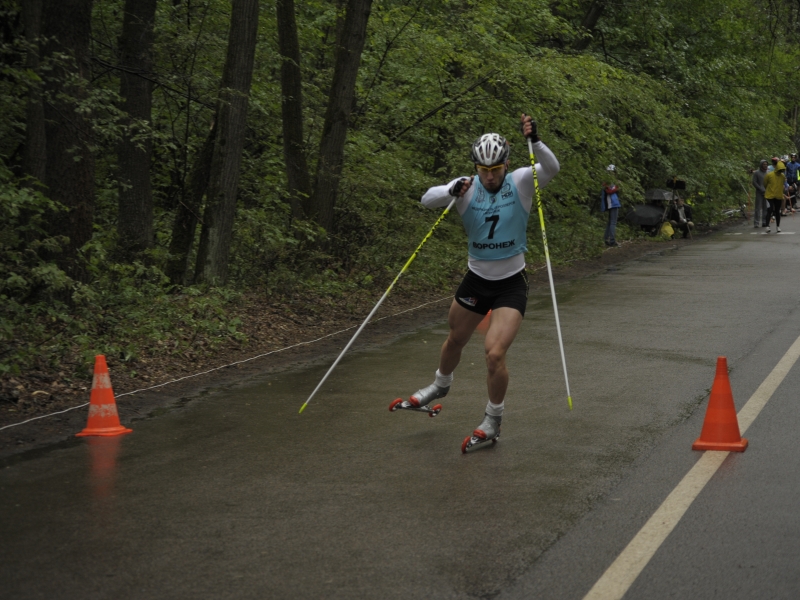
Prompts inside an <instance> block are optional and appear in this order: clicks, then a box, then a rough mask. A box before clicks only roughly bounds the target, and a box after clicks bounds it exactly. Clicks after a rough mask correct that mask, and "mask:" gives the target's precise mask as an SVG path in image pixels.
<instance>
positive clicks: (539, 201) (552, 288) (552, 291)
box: [528, 138, 572, 410]
mask: <svg viewBox="0 0 800 600" xmlns="http://www.w3.org/2000/svg"><path fill="white" fill-rule="evenodd" d="M528 152H530V155H531V170H532V171H533V189H535V190H536V207H537V208H538V209H539V225H541V227H542V243H543V244H544V259H545V261H546V262H547V276H548V277H549V278H550V295H551V296H552V297H553V312H555V314H556V330H558V346H559V348H561V364H562V365H563V367H564V381H566V383H567V404H569V409H570V410H572V395H571V394H570V393H569V377H567V358H566V356H564V342H563V341H562V340H561V323H560V322H559V320H558V304H557V303H556V288H555V285H554V284H553V267H551V266H550V251H549V250H548V249H547V232H546V231H545V228H544V211H543V210H542V198H541V195H540V194H539V178H538V177H536V156H535V155H534V153H533V142H532V141H531V138H528Z"/></svg>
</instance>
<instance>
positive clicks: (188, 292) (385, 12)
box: [0, 0, 800, 371]
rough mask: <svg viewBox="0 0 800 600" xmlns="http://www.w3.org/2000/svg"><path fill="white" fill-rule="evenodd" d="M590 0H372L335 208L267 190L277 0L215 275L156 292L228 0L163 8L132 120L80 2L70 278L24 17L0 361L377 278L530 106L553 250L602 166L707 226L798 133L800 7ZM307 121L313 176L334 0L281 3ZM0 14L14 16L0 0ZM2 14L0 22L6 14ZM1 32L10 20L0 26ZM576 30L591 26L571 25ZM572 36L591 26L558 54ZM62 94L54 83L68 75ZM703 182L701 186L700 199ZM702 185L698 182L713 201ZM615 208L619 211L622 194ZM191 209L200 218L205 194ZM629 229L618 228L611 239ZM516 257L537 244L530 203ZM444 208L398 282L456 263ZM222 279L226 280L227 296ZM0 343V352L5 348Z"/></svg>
mask: <svg viewBox="0 0 800 600" xmlns="http://www.w3.org/2000/svg"><path fill="white" fill-rule="evenodd" d="M592 4H593V3H592V2H589V1H588V0H568V1H567V0H564V1H556V2H545V1H544V0H521V1H519V2H514V3H508V2H499V1H497V0H486V1H481V2H477V1H473V0H468V1H461V0H458V1H456V0H438V1H436V2H407V1H406V0H375V2H374V3H373V7H372V15H371V18H370V23H369V29H368V39H367V43H366V46H365V50H364V53H363V56H362V62H361V68H360V72H359V77H358V82H357V88H356V100H355V106H354V110H353V113H352V116H351V122H350V128H349V131H348V135H347V145H346V148H345V164H344V169H343V173H342V178H341V182H340V186H339V190H338V198H337V206H336V225H335V227H334V229H333V230H332V231H322V230H321V229H320V228H319V227H318V226H316V225H315V224H314V223H310V222H305V221H300V220H297V219H293V218H292V216H291V213H290V209H289V206H288V203H287V201H286V196H287V194H286V186H287V183H286V172H285V165H284V159H283V140H282V129H281V88H280V61H279V60H278V52H277V24H276V22H275V6H274V2H267V3H263V4H262V8H261V12H260V23H259V40H258V46H257V50H256V71H255V73H254V78H253V85H252V91H251V97H250V104H249V111H248V132H247V140H246V145H245V152H244V156H243V161H242V169H241V176H240V182H239V208H238V213H237V216H236V224H235V228H234V231H235V235H234V241H233V248H232V256H231V264H230V273H231V281H230V284H229V287H228V288H227V289H215V290H201V289H198V288H195V287H187V288H184V289H174V288H172V287H171V286H170V285H169V284H168V282H167V281H166V280H165V278H164V276H163V274H162V272H161V270H160V269H161V268H162V267H163V266H164V264H165V263H166V261H167V259H168V258H169V257H168V250H167V248H168V246H169V241H170V234H171V227H172V221H173V219H174V216H175V214H176V211H177V208H178V206H180V204H181V203H182V202H184V201H185V199H186V198H187V194H188V190H187V186H188V182H189V174H190V172H191V169H192V165H193V164H194V161H195V159H196V157H197V155H198V151H199V149H200V147H201V146H202V144H203V141H204V140H205V138H206V135H207V133H208V131H209V127H210V125H211V121H212V119H213V115H214V110H215V106H216V101H217V100H216V95H217V91H218V89H219V84H220V78H221V72H222V66H223V63H224V58H225V50H226V46H227V36H228V27H229V16H230V2H229V0H201V1H200V2H162V3H158V7H157V14H156V25H155V45H154V48H153V68H152V72H151V73H148V74H147V76H148V77H149V78H151V79H152V80H153V81H154V82H155V85H154V93H153V119H152V122H151V123H142V122H136V123H127V122H125V119H124V118H123V117H124V116H125V115H123V114H122V113H121V111H120V109H119V106H120V98H119V96H118V90H119V78H118V71H117V70H116V67H117V60H118V56H117V44H118V41H117V40H118V37H119V35H120V32H121V25H122V10H123V6H124V2H123V0H95V2H94V5H93V6H94V8H93V10H94V20H93V24H92V27H93V44H92V61H91V64H90V65H86V67H87V68H91V76H90V77H89V78H88V79H85V80H81V79H77V78H76V79H74V80H73V81H72V82H71V84H72V89H73V90H79V91H80V92H81V93H75V96H76V97H75V98H73V99H72V101H71V104H70V105H71V106H73V107H74V109H75V110H76V111H79V112H80V113H81V114H83V115H85V116H86V117H87V118H88V119H89V120H90V122H91V124H92V128H93V129H92V131H93V135H94V137H93V139H92V148H93V150H94V151H95V154H96V182H95V189H96V190H97V198H96V205H95V217H94V218H95V221H94V225H95V236H94V239H93V240H92V241H91V242H90V243H89V244H88V245H87V246H86V247H85V248H84V249H83V251H82V260H83V261H84V263H85V269H86V272H87V274H88V281H89V282H88V283H83V284H82V283H78V282H76V281H73V280H72V279H70V278H69V277H67V275H66V274H65V273H64V272H63V271H62V270H61V269H60V268H59V267H58V262H57V260H58V258H59V256H60V252H61V248H63V247H65V245H66V242H67V240H66V239H65V238H63V237H62V236H59V235H57V234H56V233H55V232H57V227H53V226H52V224H53V223H57V222H58V219H59V218H64V214H63V211H62V210H61V208H60V207H59V206H57V205H55V204H53V203H52V202H51V201H50V200H49V199H48V198H47V197H46V195H43V194H42V193H41V192H39V191H36V190H34V189H33V188H31V187H30V185H31V184H30V183H29V182H27V181H25V180H24V179H23V178H21V169H20V162H21V147H22V144H23V143H24V133H25V118H26V116H25V115H26V104H27V93H28V91H29V90H31V89H39V86H41V85H42V83H43V82H46V81H47V78H48V77H54V76H59V75H58V74H59V73H61V72H64V71H67V72H74V70H65V69H59V68H58V67H59V66H63V64H64V61H69V60H70V58H69V57H67V56H61V57H54V58H51V59H50V60H49V62H47V63H46V64H45V65H43V68H42V69H41V70H40V72H38V73H33V72H31V71H29V70H27V69H25V68H24V67H23V65H24V57H25V52H26V51H27V50H28V48H27V46H26V43H25V42H24V38H23V36H22V35H21V32H20V31H16V30H15V31H14V32H12V33H9V34H7V37H6V38H4V39H3V40H2V44H0V75H1V76H0V110H1V111H2V113H3V115H4V118H3V119H2V121H0V134H1V135H0V156H3V157H4V158H3V163H2V165H0V211H2V212H0V217H2V221H0V301H2V302H3V309H4V310H3V311H2V313H0V339H1V340H2V341H3V343H4V345H5V346H6V348H5V349H4V350H2V351H0V353H2V354H0V370H5V371H13V370H19V369H24V368H27V367H29V366H30V365H31V364H33V363H34V362H35V361H37V360H39V361H41V360H44V361H53V362H58V361H59V360H62V358H63V357H64V356H67V355H68V354H70V353H72V354H73V355H74V356H78V357H80V360H79V361H78V362H79V363H80V362H82V361H86V360H89V359H90V358H91V356H92V355H93V353H95V352H105V353H108V354H113V355H115V356H119V357H122V358H123V359H125V358H127V359H128V360H129V361H132V360H135V359H136V357H140V356H144V355H145V354H153V353H156V354H157V353H158V352H189V351H193V352H198V351H203V352H207V351H211V350H212V349H213V347H214V346H215V345H218V344H220V343H223V342H238V341H241V336H240V334H238V333H237V327H238V326H237V324H236V321H235V319H233V318H231V317H230V316H229V315H228V308H227V307H228V306H229V305H235V302H236V299H237V297H238V293H240V292H241V291H242V290H249V289H258V290H260V291H261V292H263V293H265V294H267V295H268V297H272V296H280V295H289V294H292V293H295V292H301V293H304V294H312V295H313V294H317V295H321V296H346V295H352V294H367V295H374V296H376V297H377V296H378V295H379V294H380V293H381V292H382V290H383V289H385V287H386V286H387V285H388V284H389V282H391V280H392V279H393V278H394V277H395V275H396V274H397V272H398V271H399V270H400V268H401V267H402V266H403V264H404V263H405V261H406V260H407V259H408V257H409V256H410V255H411V253H412V252H413V251H414V249H415V248H416V247H417V245H418V244H419V242H420V241H421V239H422V238H423V236H424V235H425V233H426V232H427V231H428V230H429V229H430V227H431V225H432V224H433V222H434V221H435V219H436V217H437V216H438V214H439V213H438V212H437V211H429V210H426V209H424V208H422V207H421V206H420V204H419V198H420V196H421V195H422V193H424V191H425V190H426V189H427V188H428V187H429V186H431V185H436V184H441V183H443V182H445V181H448V180H450V179H451V178H454V177H456V176H459V175H469V174H471V173H472V172H473V166H472V165H471V164H470V162H469V156H468V148H469V144H470V143H471V142H472V141H473V140H474V138H475V137H477V136H478V135H480V134H481V133H484V132H486V131H497V132H500V133H502V134H504V135H505V136H507V137H508V138H509V140H510V142H511V144H512V154H511V162H512V168H516V167H520V166H525V165H527V164H528V162H529V157H528V150H527V146H526V144H525V143H524V140H522V139H521V136H520V135H519V134H518V133H517V128H518V123H519V115H520V113H521V112H526V113H530V114H532V115H533V116H534V117H535V118H536V120H537V121H538V123H539V131H540V135H541V137H542V138H543V140H544V141H545V142H546V143H547V144H548V146H549V147H550V148H551V149H553V151H554V152H555V154H556V156H557V157H558V159H559V161H560V163H561V172H560V173H559V174H558V175H557V176H556V178H555V179H554V180H553V181H552V182H551V183H550V184H549V185H548V186H547V187H546V189H544V190H543V192H542V200H543V203H544V210H545V218H546V222H547V230H548V242H549V250H550V253H551V256H552V258H553V261H554V262H555V263H560V262H567V261H570V260H573V259H576V258H582V257H591V256H595V255H597V254H598V253H599V252H601V251H602V249H603V246H602V231H603V229H604V226H605V223H604V217H603V215H601V214H600V213H599V212H598V211H597V203H598V202H599V192H600V186H601V184H602V183H603V182H604V180H605V179H606V178H608V176H609V174H608V172H607V171H606V166H607V165H608V164H611V163H613V164H615V165H616V166H617V169H618V170H617V175H616V183H618V184H619V186H620V190H621V197H622V199H623V202H624V203H625V207H626V208H629V207H630V206H632V205H634V204H637V203H641V202H643V201H644V192H645V191H646V190H647V189H649V188H654V187H663V186H664V181H665V180H666V179H667V178H668V177H672V176H679V177H681V178H682V179H685V180H686V181H687V182H688V183H689V190H688V193H689V194H690V195H691V196H694V197H695V198H697V200H696V201H695V214H696V216H695V219H696V220H697V221H698V222H708V223H713V222H715V221H717V220H720V219H722V218H723V213H722V209H723V208H729V207H731V206H735V205H737V204H738V203H739V202H738V201H734V200H733V199H734V198H736V199H741V198H742V195H743V191H742V186H745V187H747V186H748V185H749V175H748V170H749V169H750V168H753V167H754V166H755V164H756V162H757V160H758V159H760V158H762V157H766V156H770V155H773V154H783V153H787V152H789V151H791V150H792V149H793V148H794V147H795V142H794V140H795V139H796V138H797V139H800V136H798V133H797V122H796V121H797V112H798V109H797V106H796V97H797V95H798V92H800V72H798V71H797V69H796V64H797V61H798V58H800V56H798V55H799V54H800V52H799V51H798V49H799V48H800V44H798V43H797V42H798V33H797V31H798V30H797V28H796V27H794V26H793V24H795V23H797V21H798V15H797V9H796V7H795V6H793V5H792V4H790V3H788V2H784V1H782V0H781V1H779V2H769V3H767V2H765V1H764V0H733V1H732V2H727V3H726V4H725V7H724V10H721V9H720V6H719V3H718V2H712V1H711V0H693V1H692V2H688V1H687V0H655V1H654V2H649V3H635V2H632V1H630V0H622V1H620V2H617V3H603V4H604V12H603V14H602V16H601V18H600V20H599V21H598V24H597V27H596V29H595V30H593V31H591V32H586V31H583V30H581V27H580V25H581V23H582V22H583V20H584V17H585V15H586V13H587V10H588V9H589V7H590V5H592ZM295 5H296V12H297V28H298V36H299V41H300V46H301V64H300V68H301V71H302V76H303V95H304V96H303V108H304V115H305V116H304V120H303V127H304V131H305V135H306V149H307V152H308V160H309V168H310V170H311V173H312V174H313V173H314V170H315V169H316V155H317V148H318V145H319V141H320V136H321V126H322V121H323V115H324V112H325V108H326V104H327V98H328V94H329V91H330V90H329V87H330V82H331V78H332V70H333V46H334V41H335V37H336V29H337V6H338V5H337V3H334V2H328V1H323V0H311V1H309V2H296V3H295ZM0 8H1V9H2V10H3V11H4V13H3V14H4V15H8V16H9V17H14V16H16V15H18V14H19V10H18V4H17V3H15V2H13V1H12V0H4V1H3V3H2V7H0ZM12 20H13V19H11V18H10V19H9V22H11V21H12ZM9 31H10V30H9ZM587 36H588V37H587ZM579 39H588V40H589V41H590V43H589V46H588V48H587V49H586V50H583V51H576V50H575V49H574V47H575V46H574V44H575V43H576V41H577V40H579ZM66 89H70V88H69V86H67V87H66ZM123 137H134V139H138V140H144V139H147V138H148V137H149V138H151V139H152V141H153V152H154V155H153V162H152V171H151V179H152V184H153V190H154V195H155V231H156V240H157V246H156V248H155V249H153V250H152V251H150V252H149V253H148V254H147V256H144V257H142V258H141V260H140V261H139V262H134V263H132V264H119V263H117V262H116V261H115V258H114V257H115V253H114V250H115V243H116V242H115V230H116V225H117V223H116V219H117V200H118V198H117V196H118V179H119V177H118V173H117V163H116V143H117V142H118V140H119V139H121V138H123ZM700 198H704V200H702V201H701V200H700ZM712 199H713V200H712ZM623 212H624V211H623ZM200 214H202V213H200ZM639 235H641V232H639V231H638V230H636V229H634V228H628V227H627V226H625V224H624V223H621V224H620V237H621V238H622V239H624V238H626V237H627V238H635V237H637V236H639ZM528 247H529V253H528V256H527V260H528V262H529V263H531V264H533V265H539V264H541V263H542V262H543V260H544V255H543V249H542V241H541V233H540V229H539V223H538V215H536V214H533V215H531V219H530V223H529V230H528ZM465 254H466V253H465V237H464V234H463V231H462V228H461V224H460V220H459V217H458V215H457V214H455V213H454V214H451V215H449V216H448V217H447V219H445V220H444V221H443V222H442V223H441V225H440V226H439V227H438V229H437V231H436V233H435V235H434V237H433V238H432V239H431V240H429V241H428V243H427V244H426V246H425V247H424V248H423V250H422V252H421V253H420V255H419V256H418V257H417V259H416V261H415V262H414V264H413V265H412V267H411V269H410V270H409V272H408V273H407V274H406V276H405V277H404V279H403V283H402V285H404V286H407V287H408V288H413V287H414V286H420V287H421V288H425V289H432V288H436V287H447V286H449V285H450V281H451V279H450V278H451V276H452V274H453V273H455V272H459V271H462V270H463V269H464V268H465V263H466V256H465ZM231 290H237V291H236V292H234V291H231ZM3 352H4V353H3Z"/></svg>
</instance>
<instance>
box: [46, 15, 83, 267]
mask: <svg viewBox="0 0 800 600" xmlns="http://www.w3.org/2000/svg"><path fill="white" fill-rule="evenodd" d="M42 10H43V12H42V16H43V23H42V33H43V35H44V36H45V37H47V38H48V40H47V44H46V46H45V48H44V51H43V53H42V54H43V56H44V57H52V56H53V54H54V53H65V54H67V55H69V56H70V57H71V58H70V60H64V59H61V58H58V59H56V60H55V62H54V68H53V70H52V71H51V72H50V75H49V79H48V81H47V83H46V86H45V93H46V101H45V105H44V114H45V135H46V144H47V173H46V179H45V183H46V184H47V187H48V193H49V195H50V198H52V199H53V200H56V201H57V202H60V203H61V204H63V205H64V206H66V207H67V211H68V212H67V217H66V220H64V221H63V222H61V221H59V222H54V223H51V229H52V230H53V232H54V233H59V234H61V235H67V236H68V237H69V244H68V246H67V249H66V254H65V256H64V261H63V265H64V267H65V268H66V270H67V272H69V273H70V274H72V275H73V276H76V277H79V278H82V276H83V272H82V270H81V269H80V268H79V267H78V265H77V262H76V258H77V251H78V249H79V248H80V247H81V246H83V245H84V244H85V243H86V242H88V241H89V240H90V239H91V237H92V226H93V224H94V204H95V190H94V157H93V156H92V152H91V149H90V143H91V138H92V131H91V125H90V123H89V122H88V121H87V119H86V118H85V117H84V115H83V114H82V113H80V112H78V111H77V110H76V104H75V103H76V100H80V99H83V98H85V96H86V90H85V85H88V80H89V79H90V73H89V40H90V37H91V16H92V0H45V1H44V4H43V8H42ZM74 75H77V76H78V80H79V83H77V84H75V83H72V84H70V83H68V78H69V77H70V76H74ZM80 80H83V82H80ZM81 83H83V84H85V85H82V84H81Z"/></svg>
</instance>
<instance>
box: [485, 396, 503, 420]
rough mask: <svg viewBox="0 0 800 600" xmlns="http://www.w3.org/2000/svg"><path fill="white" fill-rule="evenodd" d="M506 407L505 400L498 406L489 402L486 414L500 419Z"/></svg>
mask: <svg viewBox="0 0 800 600" xmlns="http://www.w3.org/2000/svg"><path fill="white" fill-rule="evenodd" d="M505 407H506V402H505V400H504V401H503V402H501V403H500V404H492V401H491V400H489V403H488V404H487V405H486V414H487V415H489V416H490V417H502V416H503V409H504V408H505Z"/></svg>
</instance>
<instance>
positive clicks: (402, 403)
mask: <svg viewBox="0 0 800 600" xmlns="http://www.w3.org/2000/svg"><path fill="white" fill-rule="evenodd" d="M449 391H450V386H447V387H439V386H438V385H436V384H435V383H432V384H430V385H429V386H428V387H425V388H422V389H421V390H418V391H416V392H414V394H413V395H412V396H411V397H410V398H409V399H408V400H403V399H402V398H397V399H396V400H392V403H391V404H390V405H389V412H394V411H396V410H416V411H419V412H424V413H428V416H429V417H435V416H436V415H438V414H439V411H441V410H442V405H441V404H436V405H435V406H433V407H431V406H428V404H430V403H431V402H433V401H434V400H438V399H439V398H444V397H445V396H447V392H449Z"/></svg>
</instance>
